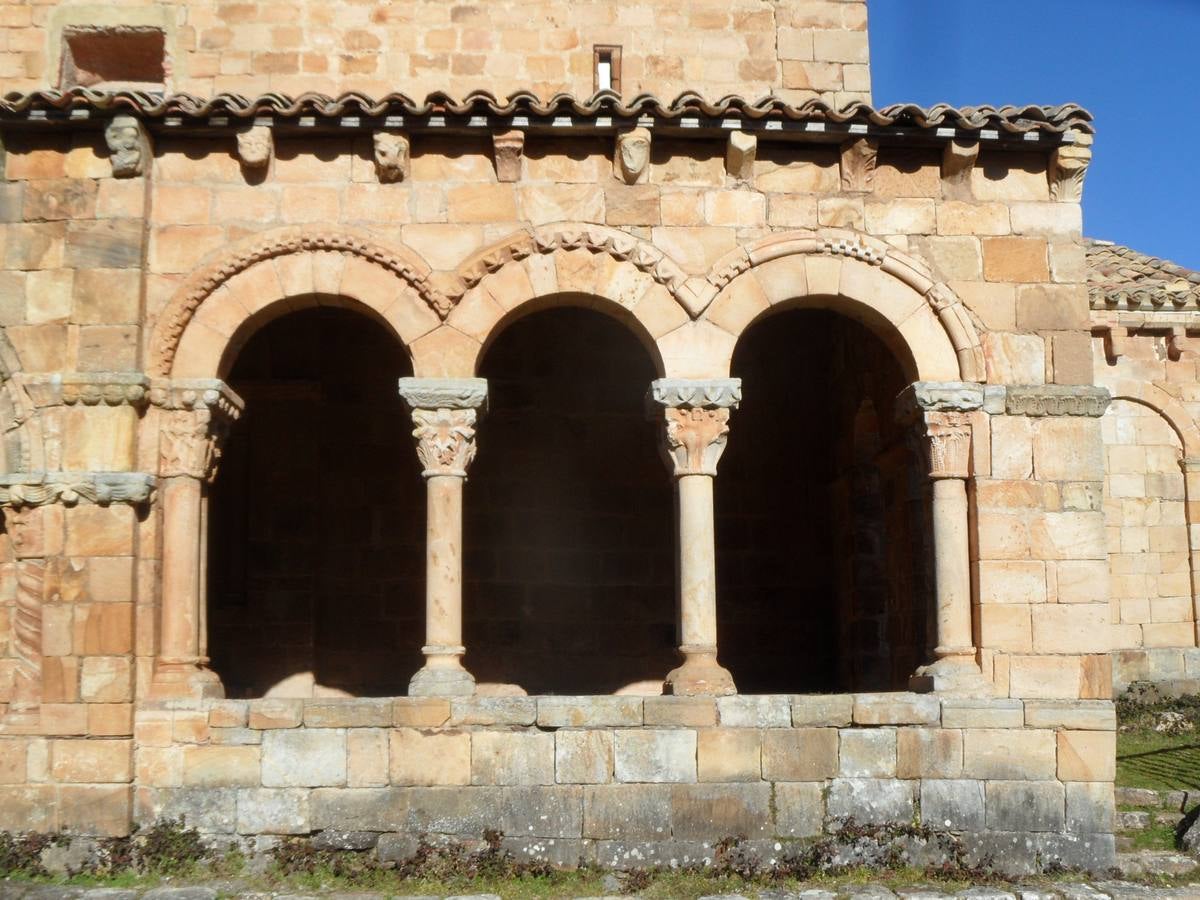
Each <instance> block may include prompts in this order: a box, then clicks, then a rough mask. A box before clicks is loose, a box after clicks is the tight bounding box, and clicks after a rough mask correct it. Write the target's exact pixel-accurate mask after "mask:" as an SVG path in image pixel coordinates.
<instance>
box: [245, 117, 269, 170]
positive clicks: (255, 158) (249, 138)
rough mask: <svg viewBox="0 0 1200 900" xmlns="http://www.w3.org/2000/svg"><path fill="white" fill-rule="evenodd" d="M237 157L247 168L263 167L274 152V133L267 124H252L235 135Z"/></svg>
mask: <svg viewBox="0 0 1200 900" xmlns="http://www.w3.org/2000/svg"><path fill="white" fill-rule="evenodd" d="M237 152H238V159H239V160H240V161H241V163H242V165H243V166H245V167H246V168H247V169H265V168H266V167H267V165H268V164H269V163H270V162H271V157H272V156H273V155H274V154H275V135H274V134H273V133H272V132H271V128H270V126H269V125H254V126H252V127H250V128H248V129H246V130H245V131H239V132H238V136H237Z"/></svg>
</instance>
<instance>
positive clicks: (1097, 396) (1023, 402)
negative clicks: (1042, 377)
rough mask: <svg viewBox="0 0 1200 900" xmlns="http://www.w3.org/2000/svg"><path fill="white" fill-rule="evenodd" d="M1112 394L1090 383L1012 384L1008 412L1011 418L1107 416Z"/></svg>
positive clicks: (1006, 393) (1006, 409) (1007, 394)
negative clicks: (1105, 414)
mask: <svg viewBox="0 0 1200 900" xmlns="http://www.w3.org/2000/svg"><path fill="white" fill-rule="evenodd" d="M1111 401H1112V395H1111V394H1110V393H1109V391H1108V389H1107V388H1103V387H1096V386H1095V385H1090V384H1034V385H1010V386H1009V387H1008V388H1007V390H1006V391H1005V402H1004V411H1005V413H1007V414H1008V415H1010V416H1090V417H1092V418H1098V417H1100V416H1102V415H1104V411H1105V410H1106V409H1108V404H1109V403H1110V402H1111Z"/></svg>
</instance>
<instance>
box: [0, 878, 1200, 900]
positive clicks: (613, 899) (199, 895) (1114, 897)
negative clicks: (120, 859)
mask: <svg viewBox="0 0 1200 900" xmlns="http://www.w3.org/2000/svg"><path fill="white" fill-rule="evenodd" d="M0 897H2V898H6V900H7V898H14V900H218V898H226V897H238V898H246V900H251V898H252V900H502V897H501V896H500V895H499V894H454V895H444V896H443V895H420V896H417V895H407V894H404V895H401V894H388V893H377V892H369V891H366V892H313V893H308V894H304V893H280V892H270V891H247V890H242V889H241V888H240V887H239V886H238V885H236V884H222V885H219V886H212V887H209V886H205V887H159V888H153V889H150V890H146V891H141V890H133V889H123V888H73V887H62V886H56V885H24V884H11V883H5V882H0ZM754 897H757V898H758V900H842V898H846V900H849V898H853V900H893V898H898V900H949V898H962V900H1132V898H1141V897H1156V898H1178V900H1185V898H1188V900H1192V898H1200V883H1194V884H1188V885H1183V886H1180V887H1175V888H1164V887H1152V886H1148V885H1142V884H1135V883H1133V882H1128V881H1095V882H1089V883H1071V884H1054V885H1049V886H1047V885H1041V886H1037V887H1026V886H1020V885H1018V886H1012V887H1004V888H998V887H971V888H965V889H963V890H959V891H942V890H938V889H936V888H926V887H920V886H917V887H904V888H897V889H895V890H892V889H890V888H887V887H884V886H883V885H877V884H861V885H847V886H845V887H839V888H810V889H805V890H798V891H784V890H769V889H768V890H763V891H760V892H758V893H757V894H749V895H747V894H711V895H708V896H705V897H701V898H700V900H753V898H754ZM581 900H622V898H621V897H618V896H605V897H601V896H596V897H587V898H581Z"/></svg>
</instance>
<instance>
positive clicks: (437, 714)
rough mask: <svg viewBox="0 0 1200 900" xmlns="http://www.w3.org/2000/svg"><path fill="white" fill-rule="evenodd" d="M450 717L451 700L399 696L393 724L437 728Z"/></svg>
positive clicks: (394, 705) (393, 711) (396, 701)
mask: <svg viewBox="0 0 1200 900" xmlns="http://www.w3.org/2000/svg"><path fill="white" fill-rule="evenodd" d="M449 718H450V701H449V700H445V699H442V698H439V697H397V698H396V699H395V700H393V701H392V724H393V725H395V726H396V727H397V728H437V727H438V726H439V725H445V724H446V722H447V720H449Z"/></svg>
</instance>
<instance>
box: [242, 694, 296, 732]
mask: <svg viewBox="0 0 1200 900" xmlns="http://www.w3.org/2000/svg"><path fill="white" fill-rule="evenodd" d="M302 721H304V701H303V700H299V699H271V700H256V701H255V702H254V703H252V704H250V710H249V719H248V722H249V725H250V727H251V728H261V729H268V728H299V727H300V723H301V722H302Z"/></svg>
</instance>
